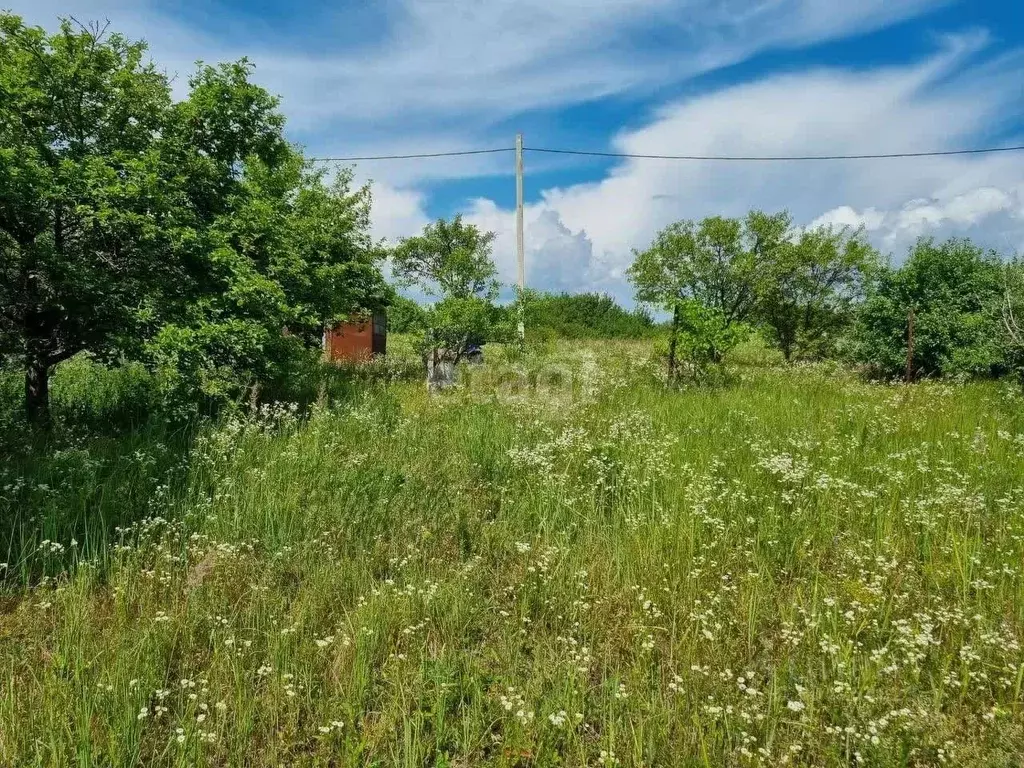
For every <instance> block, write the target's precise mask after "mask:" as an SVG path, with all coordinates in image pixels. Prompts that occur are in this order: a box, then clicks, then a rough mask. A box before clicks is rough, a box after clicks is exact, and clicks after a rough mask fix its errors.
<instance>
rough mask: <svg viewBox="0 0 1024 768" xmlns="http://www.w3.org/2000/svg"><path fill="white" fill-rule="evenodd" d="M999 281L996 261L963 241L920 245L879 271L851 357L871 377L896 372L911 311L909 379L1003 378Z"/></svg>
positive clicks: (902, 365) (903, 360)
mask: <svg viewBox="0 0 1024 768" xmlns="http://www.w3.org/2000/svg"><path fill="white" fill-rule="evenodd" d="M1001 277H1002V276H1001V266H1000V262H999V259H998V257H997V256H996V255H995V254H992V253H985V252H984V251H982V249H981V248H979V247H977V246H976V245H973V244H972V243H971V242H970V241H968V240H959V239H955V238H954V239H950V240H947V241H946V242H944V243H941V244H936V243H935V242H934V241H932V240H930V239H922V240H920V241H919V242H918V243H917V244H916V245H915V246H914V247H913V248H912V249H911V251H910V256H909V258H908V259H907V261H906V263H904V264H903V266H901V267H900V268H898V269H891V268H890V269H884V270H882V272H881V275H880V279H879V281H878V284H877V286H875V288H874V289H873V290H872V291H871V292H870V293H869V296H868V298H867V300H866V301H865V303H864V305H863V306H862V307H861V309H860V312H859V314H858V318H857V324H856V329H855V333H854V339H853V354H854V356H855V358H856V359H857V360H858V361H859V362H862V363H864V364H866V365H868V366H869V367H870V369H871V371H872V372H873V373H875V374H876V375H880V376H886V377H895V376H898V375H900V374H902V373H903V371H904V370H905V367H906V362H907V329H908V317H909V315H910V312H911V311H913V313H914V354H913V363H912V364H913V370H914V372H915V375H924V376H947V375H956V374H968V375H992V374H998V373H1001V372H1003V371H1004V370H1005V368H1006V350H1005V348H1004V341H1003V339H1002V334H1001V333H1000V332H999V331H1000V329H999V322H1000V319H999V310H1000V303H1001V300H1002V287H1001V283H1002V280H1001Z"/></svg>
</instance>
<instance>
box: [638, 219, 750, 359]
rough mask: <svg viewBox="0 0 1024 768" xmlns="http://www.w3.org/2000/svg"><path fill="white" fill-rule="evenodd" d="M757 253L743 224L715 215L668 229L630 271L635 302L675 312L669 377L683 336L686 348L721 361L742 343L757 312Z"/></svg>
mask: <svg viewBox="0 0 1024 768" xmlns="http://www.w3.org/2000/svg"><path fill="white" fill-rule="evenodd" d="M755 275H756V259H755V252H754V251H753V250H752V249H750V248H748V247H747V246H746V243H745V239H744V231H743V224H742V222H740V221H738V220H736V219H725V218H722V217H719V216H712V217H708V218H706V219H704V220H703V221H701V222H700V223H695V222H692V221H679V222H676V223H674V224H670V225H669V226H667V227H666V228H665V229H663V230H662V231H661V232H659V233H658V235H657V236H656V237H655V239H654V242H652V243H651V245H650V247H648V248H647V249H646V250H644V251H635V252H634V261H633V264H632V266H630V268H629V270H628V276H629V279H630V282H632V283H633V286H634V288H635V289H636V297H637V300H638V301H640V302H642V303H644V304H650V305H654V306H657V307H660V308H661V309H664V310H666V311H668V312H671V313H672V321H671V330H670V336H669V356H668V367H669V376H670V378H671V377H675V375H676V373H677V351H678V347H679V343H680V338H681V334H684V333H685V334H687V339H688V342H687V346H688V348H689V349H691V350H692V351H697V350H700V351H701V352H702V354H705V355H706V356H707V357H708V358H709V359H710V360H711V361H713V362H718V361H719V360H720V359H721V357H722V355H723V354H724V353H725V352H726V351H728V349H729V348H730V347H732V346H733V345H734V344H735V343H736V341H737V340H738V338H739V326H740V325H741V324H742V323H743V322H745V321H746V320H747V319H748V318H749V317H750V314H751V312H752V311H753V308H754V301H755V291H754V279H755Z"/></svg>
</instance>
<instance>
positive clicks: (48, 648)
mask: <svg viewBox="0 0 1024 768" xmlns="http://www.w3.org/2000/svg"><path fill="white" fill-rule="evenodd" d="M492 357H493V358H495V359H493V360H491V361H489V362H488V363H487V364H486V365H484V366H483V367H479V368H476V367H474V368H468V369H467V370H466V371H465V372H464V373H465V375H464V378H463V381H464V386H463V387H461V388H460V389H458V390H457V391H455V392H451V393H446V394H444V395H442V396H439V397H433V398H431V397H428V396H427V394H426V392H425V389H424V387H423V386H422V385H420V384H412V383H401V382H397V383H391V384H388V385H386V386H376V385H367V388H366V390H365V392H363V394H361V395H359V396H353V397H352V398H350V399H349V400H347V401H346V402H344V403H342V404H336V405H327V404H321V405H317V406H314V407H313V409H312V411H311V412H310V413H309V414H308V416H306V417H303V418H300V417H299V415H298V413H297V412H296V411H295V410H294V409H291V408H289V407H287V406H274V407H269V406H268V407H263V408H261V409H258V410H256V411H254V412H251V413H247V414H245V415H239V416H234V417H231V418H229V419H225V420H223V421H222V422H220V423H219V424H218V425H217V426H215V427H207V428H204V429H201V430H198V431H196V432H194V433H190V434H189V435H188V436H187V439H182V438H181V436H180V435H179V436H178V438H179V442H178V443H174V442H173V439H172V438H173V437H174V436H173V435H171V434H164V433H160V432H159V431H156V428H155V427H154V428H152V429H153V430H154V431H150V432H144V431H143V432H142V433H136V435H135V436H134V438H132V439H134V440H136V441H140V444H139V445H138V446H136V447H135V448H134V450H130V448H131V445H132V444H131V443H130V442H129V443H126V444H125V445H126V446H127V447H125V448H124V450H123V451H120V452H118V451H115V450H113V449H111V448H110V445H109V443H104V442H103V440H104V438H102V437H97V438H80V439H79V440H80V441H79V443H78V444H77V448H76V449H75V450H76V451H78V453H75V454H74V455H69V456H65V457H64V458H63V461H64V462H65V463H64V465H61V468H60V470H59V471H58V470H56V469H54V468H53V466H54V465H53V464H52V463H50V464H48V463H46V462H42V463H40V462H39V461H36V463H35V464H30V463H28V462H27V461H23V462H22V463H20V464H17V463H15V464H12V465H11V467H9V468H8V469H6V470H5V472H6V476H5V477H4V478H3V480H2V482H0V488H2V489H3V492H4V496H3V501H0V505H2V506H0V512H3V513H4V514H5V515H6V516H7V518H6V519H13V518H14V517H17V519H18V520H20V521H22V528H23V533H21V534H19V538H18V546H17V548H16V550H15V548H12V549H10V550H9V551H12V552H13V551H17V553H18V554H17V562H10V563H8V564H7V566H6V568H7V573H6V581H5V582H4V587H3V592H2V593H0V686H2V690H0V764H3V765H46V766H49V765H54V766H64V765H83V766H85V765H113V766H121V765H147V766H148V765H172V766H192V765H234V766H262V765H267V766H271V765H273V766H278V765H351V766H355V765H403V766H422V765H439V766H467V765H476V764H483V763H487V764H495V765H510V766H511V765H575V766H583V765H605V766H608V765H624V766H625V765H635V766H639V765H646V766H653V765H673V766H674V765H704V766H720V765H739V766H745V765H772V766H774V765H816V766H833V765H843V766H851V765H881V766H897V765H900V766H933V765H936V766H937V765H983V766H1000V765H1005V766H1015V765H1019V764H1020V762H1021V757H1020V756H1021V754H1024V711H1022V706H1021V705H1022V699H1021V685H1022V680H1024V650H1022V647H1021V642H1022V637H1021V635H1022V628H1024V624H1022V619H1024V616H1022V608H1024V601H1022V582H1021V579H1022V570H1021V569H1022V552H1024V539H1022V536H1024V402H1022V399H1021V397H1020V395H1019V394H1017V392H1015V391H1014V390H1013V389H1012V388H1011V387H1009V386H1005V385H1000V384H996V383H979V384H966V385H957V386H953V385H949V384H942V383H925V384H919V385H915V386H884V385H870V384H865V383H862V382H860V381H858V380H857V379H855V378H854V377H852V376H851V375H849V374H847V373H845V372H843V371H842V370H840V369H837V368H834V367H823V366H806V367H793V368H786V367H781V366H774V365H765V364H763V361H762V360H760V359H758V357H757V356H748V357H743V356H740V357H739V358H738V359H739V360H741V361H742V362H743V363H744V364H743V365H740V366H736V367H735V368H734V369H733V371H732V373H731V377H730V380H729V381H728V382H727V383H726V384H725V385H723V386H720V387H716V388H704V389H701V388H694V389H683V390H681V391H679V390H673V389H667V388H665V386H664V385H663V384H662V382H661V381H660V379H659V377H658V375H657V374H658V369H657V367H656V366H655V364H654V363H652V362H651V361H650V360H649V359H648V357H649V348H648V345H645V344H630V343H594V344H573V345H571V346H568V345H561V346H557V347H554V348H551V349H549V350H548V354H547V355H544V356H541V355H538V354H536V353H534V354H527V355H517V354H516V353H515V352H514V351H513V350H509V351H507V352H506V353H503V354H496V355H492ZM76 439H77V438H76ZM165 440H171V442H170V443H168V442H163V441H165ZM141 441H144V442H145V444H144V445H143V444H142V442H141ZM104 446H106V447H104ZM50 461H54V460H52V459H51V460H50ZM90 463H91V465H93V467H92V470H91V471H89V472H84V471H83V472H82V473H80V474H76V472H77V469H75V468H76V467H79V466H80V465H81V466H89V465H90ZM69 468H70V469H69ZM68 472H70V474H68ZM15 473H18V474H15ZM46 473H48V474H46ZM65 476H66V477H69V478H70V479H68V480H67V481H66V482H61V481H59V480H58V478H61V477H65ZM41 485H42V486H46V489H45V490H41V489H40V487H39V486H41ZM67 508H74V509H75V510H76V511H75V513H74V514H73V515H72V514H70V513H68V512H67ZM104 509H116V510H117V513H116V514H115V515H113V516H112V517H113V518H116V520H117V522H116V524H113V525H112V524H111V522H110V521H109V520H108V521H106V522H104V523H103V526H104V528H103V530H102V531H100V530H96V528H97V527H98V526H99V524H98V523H95V524H94V523H91V522H90V521H92V520H96V519H104V520H106V519H107V518H106V517H104V515H103V514H102V512H103V510H104ZM50 518H54V519H61V520H65V521H67V520H70V519H75V520H79V521H80V523H81V525H82V526H83V528H82V530H83V531H85V533H84V534H83V535H90V536H91V539H90V543H89V545H88V546H85V545H84V539H82V538H79V539H77V540H76V542H75V543H72V541H70V540H68V539H67V538H60V537H59V536H60V531H65V530H71V529H67V528H61V527H60V526H58V527H57V528H53V526H51V529H49V530H50V533H47V534H45V535H44V534H43V533H42V532H41V531H44V530H48V529H46V526H47V524H48V523H47V520H48V519H50ZM33 526H35V527H33ZM58 529H59V530H58ZM75 530H78V529H75ZM54 531H56V532H54ZM64 535H66V533H65V534H64Z"/></svg>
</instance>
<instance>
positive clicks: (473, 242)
mask: <svg viewBox="0 0 1024 768" xmlns="http://www.w3.org/2000/svg"><path fill="white" fill-rule="evenodd" d="M493 240H494V233H493V232H486V233H482V232H480V230H479V229H477V227H476V226H474V225H472V224H465V223H464V222H463V221H462V217H461V216H456V217H455V218H454V219H452V220H451V221H446V220H445V219H438V220H437V221H436V222H434V223H432V224H428V225H427V226H426V227H425V228H424V230H423V234H422V235H419V236H417V237H410V238H406V239H405V240H403V241H402V242H401V243H400V244H399V245H398V247H397V248H395V249H394V251H393V253H392V254H391V260H392V265H393V269H394V272H395V274H396V275H397V276H398V279H399V280H400V281H401V282H403V283H404V284H406V285H417V286H419V287H420V288H422V289H423V290H424V291H426V292H427V293H429V294H431V295H433V296H437V297H439V298H440V300H439V301H438V302H437V303H435V304H434V305H433V306H432V307H431V308H430V309H429V310H427V312H426V317H425V321H426V332H425V334H424V337H423V339H424V340H423V353H424V357H425V358H427V357H430V358H431V359H433V358H435V357H436V358H439V359H444V360H447V361H449V362H451V363H457V362H458V361H459V360H460V359H461V358H462V356H463V355H464V354H465V353H466V350H467V348H468V347H470V346H471V345H475V344H482V343H483V342H484V341H486V340H488V338H489V337H491V336H492V335H493V334H494V332H495V330H496V328H497V326H498V325H499V321H500V313H499V312H498V310H497V309H496V308H495V307H494V304H493V299H494V297H495V296H496V295H497V293H498V282H497V280H496V279H495V275H497V267H495V265H494V261H493V259H492V258H491V243H492V242H493Z"/></svg>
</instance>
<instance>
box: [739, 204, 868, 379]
mask: <svg viewBox="0 0 1024 768" xmlns="http://www.w3.org/2000/svg"><path fill="white" fill-rule="evenodd" d="M787 220H788V217H787ZM748 221H749V224H748V226H749V228H750V229H751V231H755V232H757V233H758V236H759V239H760V241H761V242H762V243H771V245H770V247H768V248H766V249H765V250H764V256H763V257H762V258H760V259H758V264H759V269H758V274H757V279H756V283H755V286H756V295H757V304H756V310H755V316H756V318H757V320H758V321H759V322H760V323H761V324H762V325H763V326H764V327H765V328H766V330H767V331H768V332H769V336H770V338H771V339H772V340H773V342H774V343H775V344H776V345H777V346H778V348H779V350H781V352H782V354H783V357H784V358H785V359H786V360H790V359H792V358H793V357H800V358H822V357H826V356H828V355H829V354H830V353H832V352H833V350H834V345H835V342H836V340H837V338H838V336H839V335H840V334H841V333H842V331H843V330H844V329H845V328H847V327H848V326H849V324H850V322H851V321H852V319H853V315H854V311H855V309H856V306H857V302H858V301H859V300H860V299H861V298H862V297H863V292H864V288H865V285H866V283H867V281H868V280H869V279H870V277H871V276H872V275H873V274H875V273H876V272H877V270H878V268H879V264H880V260H879V256H878V253H877V251H875V249H874V248H872V247H871V246H870V245H869V244H868V243H867V242H866V240H865V239H864V234H863V232H862V231H851V230H849V229H845V228H844V229H838V230H835V229H832V228H830V227H819V228H817V229H812V230H803V231H801V232H800V233H799V234H798V235H792V234H791V233H790V232H788V231H785V232H780V231H779V230H778V228H777V227H776V226H774V225H775V224H776V222H775V221H770V220H769V221H768V222H767V226H766V223H765V217H764V215H763V214H759V213H752V214H751V215H750V217H749V219H748ZM787 230H788V226H787Z"/></svg>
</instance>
